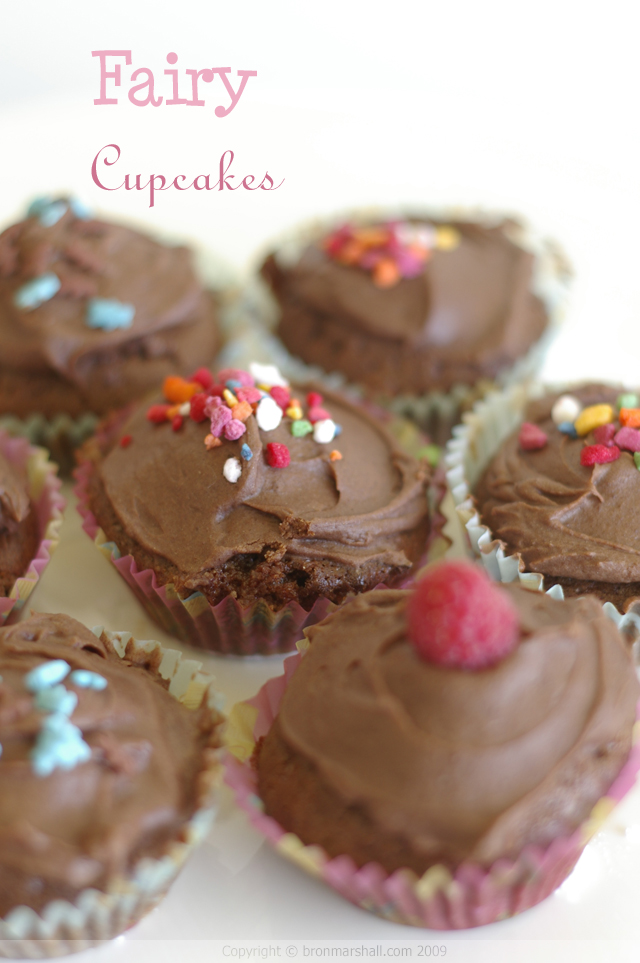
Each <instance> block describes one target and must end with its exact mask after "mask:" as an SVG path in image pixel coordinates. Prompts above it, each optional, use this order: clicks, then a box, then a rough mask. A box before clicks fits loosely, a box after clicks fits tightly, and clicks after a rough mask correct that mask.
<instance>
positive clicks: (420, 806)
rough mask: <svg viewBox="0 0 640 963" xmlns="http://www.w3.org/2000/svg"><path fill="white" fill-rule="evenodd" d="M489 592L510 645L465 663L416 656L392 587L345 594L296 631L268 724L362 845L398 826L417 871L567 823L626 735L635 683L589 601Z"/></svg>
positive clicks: (541, 840) (608, 777) (560, 830)
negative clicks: (295, 659)
mask: <svg viewBox="0 0 640 963" xmlns="http://www.w3.org/2000/svg"><path fill="white" fill-rule="evenodd" d="M500 591H504V592H507V593H508V595H509V597H510V599H511V600H512V601H513V603H514V604H515V605H516V606H517V609H518V612H519V615H520V632H521V638H520V644H519V645H518V646H517V648H516V649H515V650H514V651H513V652H512V653H511V654H510V655H509V656H508V657H507V658H506V659H504V660H503V661H502V662H500V663H499V664H497V665H496V666H494V667H492V668H490V669H484V670H481V671H465V670H460V669H448V668H443V667H439V666H436V665H433V664H430V663H428V662H426V661H424V660H423V659H422V658H421V657H420V656H419V655H418V653H417V652H416V650H415V649H414V647H413V645H412V644H411V642H410V641H409V640H408V638H407V628H406V622H405V605H406V600H407V597H408V594H409V593H408V592H401V591H392V590H387V591H380V592H372V593H368V594H366V595H363V596H360V597H359V598H357V599H354V600H353V601H351V602H349V603H348V604H347V605H345V606H344V607H343V608H341V609H340V610H338V611H337V612H335V613H334V614H333V615H331V616H330V617H329V618H327V619H326V620H325V621H324V622H322V623H320V624H319V625H318V626H314V627H312V628H311V629H309V630H307V633H306V634H307V636H308V638H309V640H310V642H311V645H310V648H309V650H308V651H307V652H306V654H305V655H304V657H303V659H302V662H301V664H300V666H299V668H298V669H297V670H296V673H295V675H294V677H293V678H292V680H291V682H290V684H289V685H288V687H287V689H286V691H285V694H284V697H283V700H282V704H281V707H280V711H279V715H278V717H277V721H276V723H275V726H276V727H277V732H278V734H279V737H280V738H281V740H283V742H284V743H285V744H286V746H287V748H288V749H289V750H290V752H291V759H292V762H291V765H292V766H293V767H294V769H295V766H296V763H297V762H299V761H303V763H304V764H310V765H311V767H312V769H313V771H314V772H316V773H317V780H318V783H320V784H322V786H323V787H325V788H328V790H329V792H330V795H331V798H333V799H337V800H340V801H341V803H342V804H343V807H344V815H345V817H346V818H347V819H349V818H351V816H352V814H354V813H361V814H362V815H363V816H364V817H365V818H366V820H367V826H368V835H367V837H366V844H367V846H368V845H369V843H370V844H371V847H372V849H373V850H375V847H384V844H385V841H386V840H389V839H391V838H393V839H396V840H397V839H401V840H402V841H403V845H404V847H405V849H406V850H407V851H408V852H410V853H411V857H409V858H410V864H411V865H413V866H414V867H415V868H416V869H417V870H418V871H420V870H421V869H422V870H424V869H426V867H427V866H428V865H430V864H431V863H433V862H439V861H443V862H445V863H449V864H456V863H458V862H459V861H461V860H463V859H471V860H473V861H478V862H480V863H481V864H485V865H488V864H491V863H492V862H493V861H494V860H496V859H498V858H499V857H502V856H515V855H517V854H518V853H519V852H520V851H521V850H522V848H523V847H524V846H525V845H527V844H540V845H545V844H547V843H549V841H550V840H552V839H553V838H556V837H557V836H559V835H564V834H565V833H570V832H571V831H572V830H573V829H575V828H576V827H577V826H578V825H579V824H580V822H581V821H582V820H584V819H585V818H586V817H587V816H588V814H589V812H590V810H591V808H592V806H593V805H594V803H595V802H596V801H597V800H598V798H600V797H601V796H602V795H603V794H604V793H605V792H606V790H607V788H608V787H609V785H610V784H611V782H612V781H613V779H614V778H615V776H616V775H617V773H618V771H619V770H620V769H621V768H622V765H623V764H624V761H625V759H626V757H627V755H628V752H629V749H630V745H631V734H632V727H633V723H634V719H635V716H636V702H637V700H638V696H639V694H640V687H639V685H638V681H637V679H636V675H635V672H634V669H633V666H632V662H631V657H630V655H629V653H628V652H627V651H626V649H625V646H624V644H623V642H622V640H621V638H620V636H619V634H618V632H617V630H616V628H615V626H614V624H613V622H611V621H610V620H609V619H607V618H606V617H605V615H604V614H603V612H602V609H601V606H600V605H599V603H598V602H597V601H596V600H595V599H593V598H591V597H589V598H586V599H579V600H571V601H566V602H560V601H556V600H554V599H552V598H549V597H548V596H545V595H543V594H542V593H535V592H529V591H526V590H524V589H522V588H519V587H514V586H503V587H501V589H500ZM267 738H270V736H269V737H267ZM263 798H264V797H263ZM305 805H307V806H308V809H309V811H312V809H313V800H312V799H311V800H304V799H296V800H294V801H292V802H291V807H292V809H297V810H300V809H302V808H304V807H305ZM267 812H271V813H272V814H273V810H272V808H270V806H269V802H268V800H267ZM276 818H277V815H276ZM338 827H339V821H338V822H337V823H334V831H339V829H338ZM285 828H286V829H289V830H291V831H293V832H298V827H296V826H295V825H285ZM328 832H329V834H330V833H331V830H330V829H329V831H328ZM304 841H305V842H308V843H314V842H315V843H322V840H318V839H317V838H316V839H304ZM356 848H357V843H356ZM342 852H345V850H342ZM332 855H337V854H336V853H333V854H332ZM352 855H353V856H354V858H357V857H358V853H357V852H356V853H354V854H352ZM367 855H368V858H376V859H378V861H383V862H384V860H382V857H379V856H378V857H376V856H373V857H371V852H369V853H368V854H367ZM366 858H367V857H365V861H366ZM401 865H402V864H401ZM404 865H407V863H404Z"/></svg>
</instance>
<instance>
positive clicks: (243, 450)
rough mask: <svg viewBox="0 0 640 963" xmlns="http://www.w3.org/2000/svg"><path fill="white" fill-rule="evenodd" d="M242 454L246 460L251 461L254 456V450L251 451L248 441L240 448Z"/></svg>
mask: <svg viewBox="0 0 640 963" xmlns="http://www.w3.org/2000/svg"><path fill="white" fill-rule="evenodd" d="M240 454H241V455H242V457H243V458H244V460H245V461H251V459H252V458H253V452H252V451H251V449H250V448H249V446H248V445H247V444H246V443H245V444H244V445H243V446H242V448H241V449H240Z"/></svg>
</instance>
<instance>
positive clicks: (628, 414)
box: [619, 408, 640, 428]
mask: <svg viewBox="0 0 640 963" xmlns="http://www.w3.org/2000/svg"><path fill="white" fill-rule="evenodd" d="M619 417H620V424H621V425H624V427H625V428H640V408H621V409H620V416H619Z"/></svg>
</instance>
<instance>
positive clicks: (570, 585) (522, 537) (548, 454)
mask: <svg viewBox="0 0 640 963" xmlns="http://www.w3.org/2000/svg"><path fill="white" fill-rule="evenodd" d="M537 394H538V397H536V398H534V399H533V400H532V399H531V398H530V397H529V396H528V395H527V393H526V392H525V391H524V390H522V389H513V390H512V391H511V392H507V393H504V394H502V395H495V396H494V397H493V398H491V399H489V400H488V401H487V402H486V403H483V404H482V405H479V406H478V408H477V409H476V411H474V413H473V414H471V415H469V416H468V417H467V419H466V424H465V425H464V426H462V427H461V428H460V429H459V430H458V432H457V438H456V440H455V441H453V442H452V443H451V444H450V448H449V453H448V456H447V461H448V465H449V484H450V487H451V489H452V492H453V495H454V499H455V501H456V503H457V505H458V514H459V516H460V518H461V519H462V521H463V522H464V523H465V525H466V528H467V531H468V533H469V536H470V539H471V544H472V547H473V548H474V550H475V551H476V552H477V553H479V555H480V557H481V558H482V560H483V561H484V563H485V565H486V566H487V567H488V568H489V569H490V570H491V571H492V573H493V574H494V575H495V576H496V577H498V578H501V579H502V580H503V581H511V580H513V579H516V578H520V580H521V581H525V582H527V583H528V584H530V585H533V586H534V587H538V588H541V587H542V586H543V585H544V588H545V589H550V588H553V589H554V591H555V592H556V593H563V594H564V595H567V596H575V595H585V594H587V593H590V594H593V595H596V596H597V597H598V598H600V599H601V601H602V602H603V603H605V604H607V603H608V604H607V611H609V612H610V614H611V615H612V616H613V617H614V618H616V620H617V621H620V619H621V616H622V614H623V613H627V615H626V617H625V624H627V625H628V626H629V628H630V629H631V628H633V625H632V623H633V622H634V621H635V616H634V611H635V610H639V611H640V532H639V530H638V526H637V525H636V524H635V522H634V517H635V514H634V513H635V510H636V509H635V506H636V505H637V504H638V501H639V499H640V430H639V429H640V394H638V393H637V392H630V391H621V390H620V389H619V388H613V387H609V386H606V385H597V384H595V385H594V384H591V385H580V386H576V387H573V388H571V389H570V390H565V391H562V392H558V391H555V392H550V391H547V392H544V391H543V389H538V390H537ZM634 631H635V629H634Z"/></svg>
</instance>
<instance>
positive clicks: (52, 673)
mask: <svg viewBox="0 0 640 963" xmlns="http://www.w3.org/2000/svg"><path fill="white" fill-rule="evenodd" d="M70 668H71V666H70V665H69V663H68V662H65V661H64V659H52V661H51V662H43V663H42V665H37V666H36V667H35V669H32V670H31V672H27V674H26V675H25V677H24V685H25V688H26V689H28V690H29V692H42V690H43V689H50V688H51V686H54V685H57V684H58V682H62V680H63V679H64V678H66V676H67V675H68V674H69V670H70Z"/></svg>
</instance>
